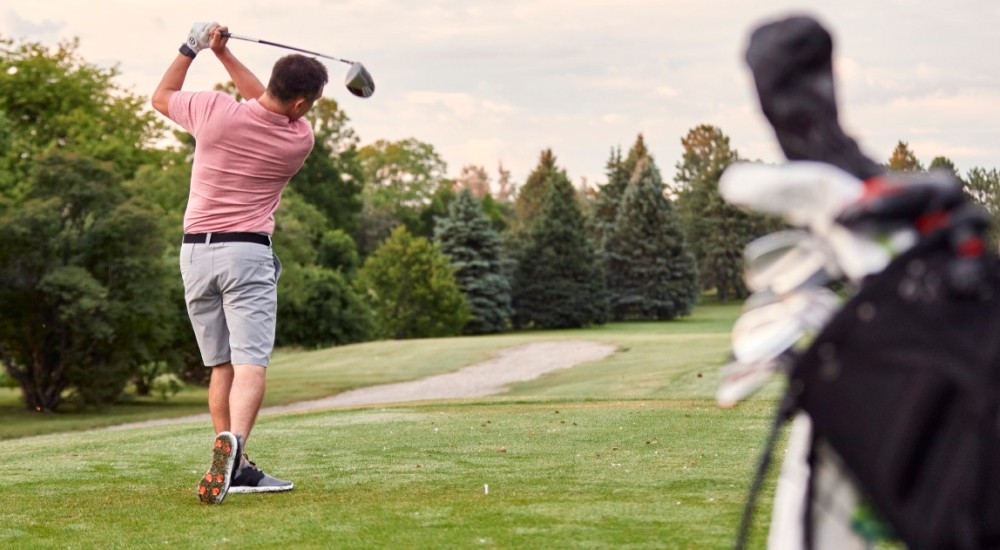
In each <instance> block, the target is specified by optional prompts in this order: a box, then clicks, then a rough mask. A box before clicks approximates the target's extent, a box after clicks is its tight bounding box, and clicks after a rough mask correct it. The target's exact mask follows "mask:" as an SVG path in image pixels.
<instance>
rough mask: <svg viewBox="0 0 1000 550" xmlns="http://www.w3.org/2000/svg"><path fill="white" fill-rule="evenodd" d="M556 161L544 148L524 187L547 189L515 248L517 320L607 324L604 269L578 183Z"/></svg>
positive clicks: (521, 323)
mask: <svg viewBox="0 0 1000 550" xmlns="http://www.w3.org/2000/svg"><path fill="white" fill-rule="evenodd" d="M553 162H554V157H553V156H552V154H551V151H547V152H546V153H543V154H542V157H541V159H540V161H539V166H538V168H536V170H535V172H533V173H532V177H534V178H537V179H532V178H529V183H528V184H525V190H528V189H529V188H533V189H532V193H535V192H541V191H542V190H544V191H545V193H546V194H545V195H544V196H543V197H542V202H541V204H540V205H539V206H540V209H539V210H538V212H537V213H536V214H534V216H531V217H530V218H529V219H530V220H531V222H532V223H531V224H530V226H528V228H527V229H526V230H524V237H523V241H524V242H523V245H521V246H519V247H516V248H515V249H514V254H515V256H514V257H515V258H516V268H515V269H514V271H513V277H512V281H511V286H512V299H513V305H514V318H513V321H514V324H515V326H518V327H531V328H574V327H582V326H588V325H591V324H595V323H596V324H599V323H604V322H605V321H607V314H608V309H607V294H606V289H605V282H604V273H603V271H602V269H601V265H600V262H598V261H597V254H596V253H595V251H594V246H593V244H592V243H591V241H590V239H589V238H588V236H587V232H586V227H585V221H584V219H583V214H582V213H581V212H580V206H579V204H578V203H577V201H576V196H575V193H574V190H573V186H572V185H571V184H570V182H569V179H568V178H567V177H566V173H565V172H564V171H562V170H559V169H558V168H556V167H555V165H554V164H553ZM529 185H530V186H531V187H529ZM529 204H530V203H523V204H522V206H528V205H529ZM521 221H522V222H523V221H525V220H523V219H522V220H521Z"/></svg>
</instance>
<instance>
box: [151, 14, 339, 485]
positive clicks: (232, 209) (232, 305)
mask: <svg viewBox="0 0 1000 550" xmlns="http://www.w3.org/2000/svg"><path fill="white" fill-rule="evenodd" d="M227 31H228V29H227V28H226V27H221V26H219V25H218V24H217V23H195V24H194V26H193V27H192V28H191V33H190V34H189V36H188V39H187V41H186V42H185V43H184V45H182V46H181V48H180V53H179V54H178V55H177V57H176V58H175V59H174V61H173V63H171V65H170V67H169V68H167V71H166V73H165V74H164V75H163V79H162V81H161V82H160V84H159V86H158V87H157V88H156V91H155V92H154V93H153V98H152V103H153V107H154V108H155V109H156V110H157V111H159V112H161V113H163V114H164V115H166V116H167V117H168V118H170V120H172V121H174V122H176V123H177V124H179V125H180V126H181V127H182V128H184V129H185V130H187V131H188V132H190V133H191V135H193V136H194V138H195V141H196V145H195V153H194V164H193V167H192V172H191V190H190V194H189V196H188V203H187V210H186V211H185V213H184V240H183V244H182V246H181V253H180V270H181V276H182V278H183V280H184V298H185V301H186V303H187V309H188V315H189V316H190V318H191V326H192V327H193V328H194V333H195V336H196V338H197V340H198V347H199V349H200V350H201V355H202V360H203V361H204V363H205V365H206V366H209V367H211V368H212V376H211V382H210V385H209V390H208V407H209V411H210V413H211V416H212V424H213V425H214V427H215V432H216V434H217V436H216V438H215V442H214V447H213V451H212V453H213V454H212V464H211V466H210V467H209V469H208V471H207V472H206V474H205V476H204V477H203V478H202V479H201V481H200V483H199V485H198V495H199V498H200V499H201V501H202V502H204V503H207V504H218V503H221V502H222V500H223V499H224V498H225V497H226V494H227V492H232V493H256V492H272V491H288V490H291V489H292V483H291V482H290V481H283V480H280V479H275V478H273V477H271V476H269V475H267V474H265V473H264V472H262V471H261V470H260V469H258V468H257V467H256V465H255V464H254V463H253V462H251V461H250V460H249V459H248V458H247V457H246V455H245V454H244V450H243V449H244V446H245V444H246V441H247V439H248V438H249V437H250V430H251V429H252V428H253V425H254V421H255V420H256V418H257V412H258V411H259V410H260V405H261V401H262V400H263V397H264V383H265V374H266V371H267V365H268V361H269V359H270V355H271V351H272V349H273V347H274V333H275V322H276V315H277V281H278V276H279V275H280V273H281V264H280V263H279V262H278V258H277V257H276V256H275V255H274V253H273V252H272V250H271V233H272V232H273V231H274V212H275V210H276V209H277V208H278V203H279V201H280V200H281V192H282V190H283V189H284V188H285V186H286V185H287V184H288V180H289V179H291V177H292V176H293V175H295V173H296V172H298V170H299V168H301V167H302V163H303V162H305V159H306V157H308V156H309V153H310V151H312V147H313V132H312V128H311V126H310V125H309V123H308V122H307V121H305V120H303V119H302V116H303V115H305V114H306V112H308V111H309V109H310V108H311V107H312V105H313V103H314V102H315V101H316V100H317V99H319V98H320V97H321V96H322V94H323V87H324V86H325V85H326V82H327V72H326V67H324V66H323V65H322V64H321V63H320V62H319V61H316V60H315V59H312V58H309V57H305V56H302V55H289V56H286V57H283V58H281V59H279V60H278V62H277V63H275V65H274V69H273V71H272V73H271V78H270V80H269V82H268V84H267V87H266V88H265V87H264V85H263V84H261V82H260V81H259V80H258V79H257V77H255V76H254V75H253V73H251V72H250V70H249V69H247V68H246V67H245V66H244V65H243V64H242V63H240V61H239V60H237V59H236V58H235V57H234V56H233V54H232V52H230V51H229V49H228V48H227V46H226V44H227V42H228V38H227V37H226V36H223V33H226V32H227ZM206 48H208V49H211V51H212V52H213V53H214V54H215V56H216V58H217V59H218V60H219V61H220V62H221V63H222V66H223V67H225V69H226V71H227V72H228V73H229V77H230V78H232V80H233V82H234V83H235V85H236V89H237V90H238V91H239V93H240V94H241V95H242V96H243V97H244V98H246V100H247V101H246V102H245V103H240V102H237V101H236V100H235V99H234V98H232V97H231V96H229V95H228V94H225V93H222V92H182V91H181V87H182V86H183V84H184V79H185V77H186V76H187V72H188V69H189V68H190V66H191V63H192V62H193V61H194V59H195V57H196V56H197V54H198V53H199V52H200V51H202V50H204V49H206Z"/></svg>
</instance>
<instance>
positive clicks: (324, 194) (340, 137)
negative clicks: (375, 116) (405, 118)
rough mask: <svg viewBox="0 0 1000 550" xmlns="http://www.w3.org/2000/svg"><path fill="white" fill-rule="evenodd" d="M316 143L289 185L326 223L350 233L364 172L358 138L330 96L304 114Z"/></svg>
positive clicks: (357, 212)
mask: <svg viewBox="0 0 1000 550" xmlns="http://www.w3.org/2000/svg"><path fill="white" fill-rule="evenodd" d="M306 118H308V119H309V121H310V122H311V123H312V126H313V131H314V132H315V134H316V144H315V146H314V147H313V151H312V153H311V154H310V155H309V158H307V159H306V162H305V164H303V165H302V168H301V169H300V170H299V172H298V173H297V174H296V175H295V177H293V178H292V180H291V181H290V182H289V185H290V186H291V187H292V188H293V189H295V190H296V191H298V193H299V194H301V195H302V196H303V197H305V199H306V200H308V201H309V202H310V203H312V204H313V206H315V207H316V208H317V209H318V210H319V211H320V212H322V213H323V214H324V215H325V216H326V218H327V220H328V221H329V222H330V226H331V227H334V228H338V229H343V230H345V231H347V232H348V233H354V232H355V231H357V229H358V217H359V216H360V214H361V191H362V189H363V187H364V173H363V171H362V169H361V161H360V157H359V153H358V147H357V143H358V138H357V137H356V136H355V134H354V131H353V130H352V129H350V128H349V127H348V126H347V122H348V118H347V115H346V114H345V113H344V112H343V111H342V110H340V107H339V105H338V104H337V102H336V101H334V100H332V99H320V100H319V101H317V102H316V104H315V105H314V106H313V108H312V109H311V110H310V111H309V113H307V114H306Z"/></svg>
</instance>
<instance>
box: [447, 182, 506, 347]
mask: <svg viewBox="0 0 1000 550" xmlns="http://www.w3.org/2000/svg"><path fill="white" fill-rule="evenodd" d="M434 238H435V240H437V242H438V243H440V245H441V251H442V252H444V253H445V254H446V255H447V256H448V257H449V258H450V259H451V265H452V266H453V267H455V269H456V271H455V280H456V281H457V282H458V286H459V288H461V289H462V291H463V292H464V293H465V298H466V301H467V302H468V304H469V310H470V313H471V314H472V319H470V320H469V322H468V323H467V324H466V325H465V328H464V330H463V332H464V333H465V334H486V333H491V332H501V331H503V330H504V329H506V328H507V324H508V322H509V321H510V316H511V305H510V282H509V281H508V280H507V276H506V275H504V273H503V269H502V267H503V266H502V264H501V258H500V248H501V247H500V235H499V234H497V232H496V230H494V229H493V226H492V225H491V223H490V220H489V218H487V217H486V215H485V213H484V212H483V209H482V205H481V203H480V202H479V200H478V199H476V197H475V196H474V195H473V192H472V191H471V190H470V189H469V188H466V189H463V190H462V191H461V192H460V193H459V194H458V196H457V197H456V198H455V200H454V201H452V203H451V205H449V207H448V216H447V217H444V218H438V222H437V226H436V227H435V228H434Z"/></svg>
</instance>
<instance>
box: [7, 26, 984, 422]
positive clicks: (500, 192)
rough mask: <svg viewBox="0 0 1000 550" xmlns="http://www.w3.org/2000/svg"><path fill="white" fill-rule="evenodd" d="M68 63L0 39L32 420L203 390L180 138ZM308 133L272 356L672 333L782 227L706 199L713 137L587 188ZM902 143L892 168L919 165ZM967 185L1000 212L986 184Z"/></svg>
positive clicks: (726, 287)
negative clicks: (186, 289)
mask: <svg viewBox="0 0 1000 550" xmlns="http://www.w3.org/2000/svg"><path fill="white" fill-rule="evenodd" d="M77 49H78V44H77V43H76V42H67V43H64V44H61V45H60V46H59V47H57V48H55V49H53V50H50V49H47V48H45V47H43V46H42V45H40V44H37V43H29V42H22V43H16V42H14V41H11V40H3V39H0V74H2V75H5V76H4V77H3V78H2V79H0V242H2V243H3V244H2V246H0V277H2V280H3V283H4V284H3V285H0V363H2V364H3V367H4V368H3V372H4V373H5V374H4V376H3V377H0V382H2V381H6V383H8V384H11V385H13V386H16V387H19V388H20V390H21V393H22V395H23V397H24V402H25V405H26V406H27V407H28V408H29V409H32V410H38V411H52V410H56V409H57V408H58V407H60V406H61V405H64V404H66V403H70V404H72V405H75V406H100V405H103V404H107V403H111V402H114V401H115V400H117V399H119V398H120V397H121V396H122V395H123V394H124V393H125V392H127V391H130V388H131V391H135V392H136V393H138V394H140V395H147V394H149V393H150V392H153V391H155V390H156V388H158V387H160V386H162V384H163V383H164V380H168V381H171V384H173V381H174V380H178V379H180V380H183V381H184V382H186V383H204V381H205V378H206V376H207V374H208V369H205V368H204V367H203V366H202V365H201V363H200V357H199V355H198V352H197V347H196V345H195V342H194V338H193V334H192V332H191V329H190V326H189V323H188V319H187V314H186V310H185V306H184V300H183V290H182V284H181V280H180V277H179V273H178V267H177V254H178V252H179V248H180V236H181V232H182V215H183V212H184V207H185V204H186V201H187V193H188V183H189V180H190V176H191V156H192V154H193V150H194V143H193V139H192V138H191V136H189V135H187V134H186V133H181V132H175V133H174V136H173V137H174V139H173V140H168V139H167V138H169V137H170V132H169V130H168V128H167V126H166V125H165V124H164V122H163V121H162V120H161V119H159V118H157V117H156V116H154V115H153V113H152V112H151V110H150V109H149V108H147V100H146V98H145V97H142V96H139V95H135V94H133V93H131V92H129V91H126V90H123V89H121V88H120V87H118V86H117V85H116V84H115V78H116V77H117V76H118V72H117V69H114V68H111V69H106V68H100V67H97V66H95V65H93V64H90V63H88V62H86V61H85V60H84V59H82V58H81V57H80V56H79V54H78V52H77ZM218 89H220V90H223V91H226V92H228V93H233V94H235V93H236V92H235V90H234V87H233V86H232V84H231V83H228V84H220V85H219V86H218ZM308 118H309V120H310V122H311V123H312V126H313V128H314V131H315V134H316V145H315V149H314V150H313V153H312V154H311V155H310V157H309V158H308V160H307V161H306V163H305V165H304V166H303V167H302V169H301V171H300V172H299V173H298V174H297V175H296V176H295V177H294V178H293V179H292V181H291V182H290V185H289V187H288V189H286V191H285V193H284V196H283V199H282V203H281V206H280V208H279V210H278V212H277V214H276V229H275V235H274V248H275V252H276V253H277V255H278V256H279V257H280V258H281V260H282V263H283V265H284V270H283V272H282V276H281V279H280V280H279V283H278V292H279V311H278V329H277V345H279V346H286V347H289V346H297V347H305V348H316V347H325V346H336V345H344V344H350V343H356V342H363V341H367V340H373V339H404V338H422V337H435V336H452V335H459V334H488V333H497V332H503V331H508V330H534V329H549V328H574V327H584V326H590V325H595V324H601V323H605V322H608V321H624V320H671V319H675V318H677V317H682V316H685V315H688V314H689V313H690V312H691V311H692V309H693V308H694V307H695V305H696V304H697V301H698V299H699V296H701V295H702V293H703V292H704V291H706V290H710V291H714V292H715V293H716V294H717V296H718V297H719V299H721V300H740V299H743V298H745V297H746V296H747V289H746V287H745V286H744V283H743V279H742V264H741V258H742V251H743V248H744V246H745V245H746V244H747V243H748V242H749V241H750V240H752V239H754V238H756V237H758V236H760V235H763V234H765V233H768V232H770V231H773V230H774V229H776V228H778V227H780V226H781V224H780V222H778V221H777V220H774V219H769V218H765V217H762V216H759V215H756V214H751V213H747V212H744V211H742V210H739V209H737V208H735V207H733V206H731V205H728V204H726V203H725V202H724V201H722V199H721V197H719V194H718V190H717V184H718V179H719V176H720V175H721V173H722V172H723V170H725V168H726V167H727V166H728V165H729V164H730V163H732V162H735V161H737V160H741V159H740V156H739V154H738V152H737V151H736V150H735V149H733V148H732V147H731V145H730V143H729V138H728V137H727V136H726V135H725V134H724V133H723V131H722V130H721V129H720V128H718V127H714V126H709V125H700V126H697V127H695V128H693V129H691V130H690V131H689V132H688V133H687V135H686V136H684V137H683V138H682V139H681V143H682V145H683V148H684V153H683V156H682V158H681V159H680V160H679V161H678V162H677V163H676V165H675V167H674V168H675V172H674V174H673V176H672V177H671V178H670V179H669V180H668V181H665V180H664V178H663V175H662V173H661V172H660V168H659V166H658V164H657V162H656V160H655V158H654V155H653V154H652V153H651V152H650V151H649V150H648V148H647V146H646V143H645V141H644V139H643V137H642V135H641V134H640V135H638V136H637V138H636V141H635V142H634V143H633V144H632V145H631V146H630V148H629V149H628V150H627V151H625V152H623V151H622V150H621V148H620V147H613V148H612V149H611V151H610V154H609V157H608V160H607V164H606V176H607V181H606V182H605V183H603V184H602V185H599V186H597V187H596V188H588V187H574V186H573V185H572V183H571V181H570V178H569V177H568V175H567V172H566V170H565V169H564V168H563V167H561V166H559V163H558V160H557V157H556V155H555V153H554V152H553V151H551V150H544V151H541V152H540V154H539V158H538V163H537V165H536V166H535V168H534V169H533V170H532V172H531V173H530V175H529V176H528V177H527V179H526V180H525V181H524V182H523V184H518V183H517V182H514V181H512V179H511V177H510V173H509V172H508V171H506V170H504V168H503V166H502V165H501V166H499V167H498V170H497V177H496V178H495V179H494V178H491V175H490V174H489V172H488V171H487V170H486V169H485V168H483V167H479V166H472V165H470V166H465V167H463V168H462V170H461V173H460V175H459V176H458V177H457V178H449V177H447V166H446V164H445V162H444V161H443V160H442V159H441V157H440V156H439V155H438V153H437V152H436V151H435V150H434V147H433V146H432V145H430V144H428V143H424V142H421V141H419V140H418V139H416V138H411V139H404V140H399V141H394V142H391V141H386V140H378V141H375V142H373V143H370V144H367V145H361V143H360V140H359V138H358V137H357V135H356V133H355V132H354V130H353V129H352V128H351V127H350V125H349V122H350V121H349V118H348V116H347V114H346V113H345V112H344V111H343V110H342V109H341V107H340V105H339V104H338V103H337V102H336V101H334V100H331V99H326V98H324V99H321V100H320V101H318V102H317V103H316V105H315V107H314V109H313V110H312V111H311V112H310V113H309V115H308ZM168 142H169V143H171V145H164V143H168ZM900 146H901V147H902V150H900V148H899V147H897V151H896V152H894V153H893V155H892V156H891V158H890V160H889V162H888V166H890V167H891V168H894V169H915V170H920V169H923V167H922V166H920V165H919V162H917V161H916V159H915V158H914V157H913V155H912V153H910V154H909V156H907V151H908V149H907V148H906V145H905V143H903V142H900ZM897 157H898V158H897ZM932 166H933V167H934V168H946V169H948V168H950V169H951V170H952V172H953V173H956V176H957V175H958V174H957V171H956V170H955V168H954V165H953V164H951V163H950V161H948V160H947V159H944V158H941V157H939V158H938V159H935V160H934V162H932ZM963 181H964V182H965V183H966V185H967V188H968V189H969V191H970V194H972V195H973V196H974V197H976V198H977V199H978V200H980V201H981V202H983V203H984V204H986V205H987V207H988V208H990V209H991V212H993V213H994V215H997V208H996V206H997V205H1000V186H998V178H997V173H996V171H995V170H990V171H987V170H985V169H979V168H975V169H973V170H970V171H969V173H968V174H966V176H965V177H964V179H963Z"/></svg>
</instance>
